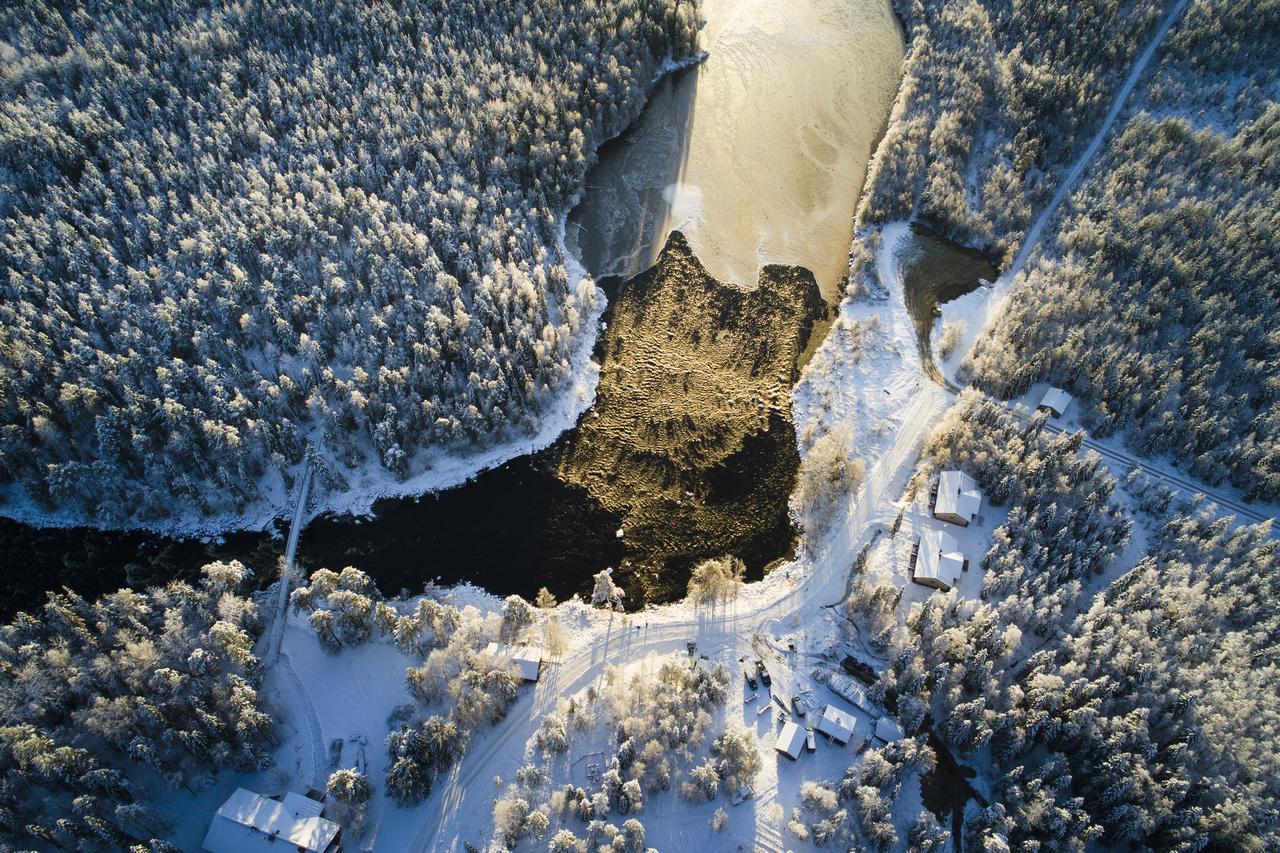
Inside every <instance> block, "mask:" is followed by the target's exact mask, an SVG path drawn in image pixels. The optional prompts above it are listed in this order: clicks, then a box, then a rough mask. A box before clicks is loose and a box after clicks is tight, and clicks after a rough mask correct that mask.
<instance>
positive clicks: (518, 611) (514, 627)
mask: <svg viewBox="0 0 1280 853" xmlns="http://www.w3.org/2000/svg"><path fill="white" fill-rule="evenodd" d="M535 613H536V611H535V610H534V609H533V605H532V604H530V603H529V602H527V601H525V600H524V599H523V598H521V597H520V596H518V595H509V596H507V597H506V599H505V600H504V601H503V602H502V629H501V633H500V636H501V639H502V641H503V642H505V643H511V642H515V641H516V640H517V639H519V638H520V634H521V632H523V631H524V629H525V628H528V627H529V626H530V625H532V624H533V620H534V615H535Z"/></svg>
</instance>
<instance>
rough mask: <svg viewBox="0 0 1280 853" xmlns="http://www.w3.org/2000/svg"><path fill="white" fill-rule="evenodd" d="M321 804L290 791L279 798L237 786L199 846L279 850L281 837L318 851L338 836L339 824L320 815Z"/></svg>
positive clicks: (219, 850) (229, 851) (227, 851)
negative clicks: (281, 798)
mask: <svg viewBox="0 0 1280 853" xmlns="http://www.w3.org/2000/svg"><path fill="white" fill-rule="evenodd" d="M323 808H324V807H323V806H322V805H321V804H320V803H317V802H316V801H315V800H312V799H309V798H307V797H304V796H302V795H301V794H295V793H293V792H290V793H288V794H285V797H284V802H280V801H279V800H273V799H271V798H270V797H264V796H262V795H261V794H255V793H254V792H253V791H249V790H246V789H244V788H236V790H235V793H233V794H232V795H231V796H230V797H228V798H227V801H226V802H225V803H223V804H222V808H220V809H218V811H217V813H216V814H215V815H214V816H213V820H212V821H211V822H210V823H209V832H208V834H206V835H205V837H204V844H203V845H202V846H203V849H205V850H208V851H210V853H240V851H244V853H254V851H270V853H278V851H280V850H281V849H283V848H281V847H280V846H279V843H278V842H281V841H283V842H286V843H287V844H288V845H289V846H290V847H292V848H293V849H296V850H299V851H303V853H321V851H324V850H327V849H328V848H329V845H330V844H332V843H333V840H334V839H335V838H337V836H338V825H337V824H336V823H334V822H333V821H331V820H326V819H324V818H322V817H320V811H321V810H322V809H323Z"/></svg>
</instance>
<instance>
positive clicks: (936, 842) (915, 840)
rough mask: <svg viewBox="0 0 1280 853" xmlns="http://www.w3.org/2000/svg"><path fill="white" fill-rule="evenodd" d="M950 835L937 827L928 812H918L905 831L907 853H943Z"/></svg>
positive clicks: (936, 823) (935, 819) (936, 822)
mask: <svg viewBox="0 0 1280 853" xmlns="http://www.w3.org/2000/svg"><path fill="white" fill-rule="evenodd" d="M950 840H951V833H949V832H947V831H946V830H945V829H943V828H942V827H941V826H939V825H938V820H937V818H935V817H934V816H933V815H931V814H929V813H928V812H920V813H919V814H918V815H916V819H915V821H914V822H912V824H911V829H909V830H908V831H907V853H944V852H945V851H946V849H947V845H948V843H949V842H950Z"/></svg>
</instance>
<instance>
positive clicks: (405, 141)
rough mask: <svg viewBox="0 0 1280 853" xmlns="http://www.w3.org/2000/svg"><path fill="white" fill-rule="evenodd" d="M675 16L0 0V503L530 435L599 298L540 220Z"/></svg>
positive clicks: (670, 48)
mask: <svg viewBox="0 0 1280 853" xmlns="http://www.w3.org/2000/svg"><path fill="white" fill-rule="evenodd" d="M697 23H698V15H697V11H696V7H695V5H694V4H693V3H691V2H683V0H604V2H597V3H590V4H583V3H558V2H553V3H540V4H526V3H507V2H492V0H464V2H406V3H392V2H384V0H377V2H368V3H366V2H353V0H321V2H317V3H302V4H298V3H278V2H274V0H248V2H243V3H226V2H213V3H177V4H159V5H157V4H154V3H145V2H132V0H130V2H120V3H100V2H92V0H82V1H81V2H67V3H63V2H46V0H19V2H14V3H7V4H4V7H3V8H2V9H0V100H3V101H4V104H5V109H4V111H3V113H2V114H0V217H2V218H3V229H0V230H2V233H3V236H2V237H0V507H2V506H3V503H4V502H5V501H6V500H7V501H10V502H12V501H16V500H34V501H35V502H37V504H38V505H41V506H45V507H57V508H61V509H64V510H65V509H70V510H73V511H74V512H75V513H77V514H80V515H82V516H83V517H85V518H88V519H93V520H96V521H97V522H99V523H103V524H106V525H121V524H127V523H133V522H139V521H151V522H155V521H157V520H162V519H164V518H166V517H171V516H172V515H174V514H175V513H178V512H184V513H189V512H195V513H199V514H204V515H208V514H214V513H223V512H236V511H239V510H241V509H243V508H244V507H245V506H247V505H250V504H251V503H252V502H253V501H254V500H255V499H256V498H258V497H259V496H260V495H261V493H262V490H263V488H264V486H265V485H266V484H269V483H276V484H278V483H279V478H280V477H281V476H282V475H285V474H286V472H287V471H289V470H290V469H291V468H292V466H294V465H296V464H298V463H299V462H300V461H301V460H302V459H303V458H304V456H305V455H306V454H307V453H308V448H314V451H315V452H314V453H313V454H312V456H313V459H314V461H316V462H317V463H318V464H319V467H320V468H321V470H322V473H323V476H324V480H325V483H326V484H327V485H328V486H329V487H330V488H337V489H341V488H343V486H344V476H343V472H344V471H347V470H351V469H368V468H370V467H373V468H378V467H379V466H381V468H383V469H385V470H386V471H387V472H389V474H388V475H389V476H394V477H405V476H408V475H410V474H413V473H417V472H419V471H421V470H422V469H423V468H424V466H425V465H426V464H427V458H428V457H429V455H430V453H429V451H431V450H445V451H449V450H458V449H466V448H471V447H475V446H478V445H484V444H491V443H493V442H495V441H501V440H502V439H504V438H509V437H511V436H513V435H519V434H527V433H529V432H530V431H531V430H533V429H534V427H535V426H536V424H537V423H538V418H539V412H540V410H541V409H542V408H543V407H544V406H545V405H546V404H547V403H548V401H549V400H550V398H551V397H552V396H553V394H554V393H555V392H556V391H557V390H559V389H560V388H561V387H563V385H564V382H565V380H566V377H567V374H568V372H569V362H568V358H569V354H570V350H571V347H572V346H573V345H574V344H575V343H576V342H577V341H579V340H580V339H581V337H582V336H583V335H584V334H587V332H588V329H587V328H586V326H587V325H589V324H588V322H587V320H588V318H589V317H590V316H591V315H592V312H593V309H594V307H595V295H594V287H593V286H592V285H591V283H590V282H589V281H583V282H582V283H577V284H575V281H574V280H573V276H572V274H571V273H570V271H569V270H568V269H567V268H566V265H565V258H564V257H562V255H561V252H560V250H559V248H558V244H557V227H558V220H559V218H560V217H561V215H563V214H564V213H566V212H567V208H568V206H569V204H570V202H571V200H572V199H573V197H574V195H575V194H576V193H577V192H579V190H580V189H581V187H582V183H583V179H584V175H585V171H586V168H587V165H588V160H589V158H590V157H592V156H593V152H594V151H595V149H596V146H597V145H598V144H599V143H600V142H601V141H602V140H603V139H604V138H606V137H608V136H610V135H612V134H615V133H617V132H619V131H621V130H622V128H623V127H624V126H625V124H626V123H627V122H628V121H629V120H630V118H632V117H633V116H634V115H635V114H636V113H637V112H638V111H639V109H640V107H641V105H642V104H643V101H644V98H645V95H646V93H647V90H648V88H649V85H650V83H651V81H652V80H653V78H654V76H655V75H656V73H657V72H658V70H659V68H660V66H661V65H662V63H663V62H664V61H665V60H667V59H668V58H676V59H680V58H684V57H687V56H688V55H689V54H690V53H691V52H692V51H693V50H694V45H695V39H696V31H697ZM424 449H425V451H424ZM286 476H287V475H286Z"/></svg>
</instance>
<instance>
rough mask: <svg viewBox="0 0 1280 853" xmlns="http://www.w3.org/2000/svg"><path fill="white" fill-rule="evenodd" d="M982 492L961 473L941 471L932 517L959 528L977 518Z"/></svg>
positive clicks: (972, 481) (968, 477) (967, 476)
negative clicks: (956, 525)
mask: <svg viewBox="0 0 1280 853" xmlns="http://www.w3.org/2000/svg"><path fill="white" fill-rule="evenodd" d="M981 507H982V492H980V491H978V484H977V483H976V482H975V481H974V479H973V478H972V477H970V476H969V475H968V474H966V473H964V472H963V471H943V472H942V473H941V474H940V475H939V476H938V496H937V497H936V498H935V499H934V501H933V517H934V518H938V519H941V520H943V521H949V522H951V523H952V524H958V525H960V526H961V527H968V526H969V522H971V521H973V520H975V519H976V518H977V517H978V510H979V509H980V508H981Z"/></svg>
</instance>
